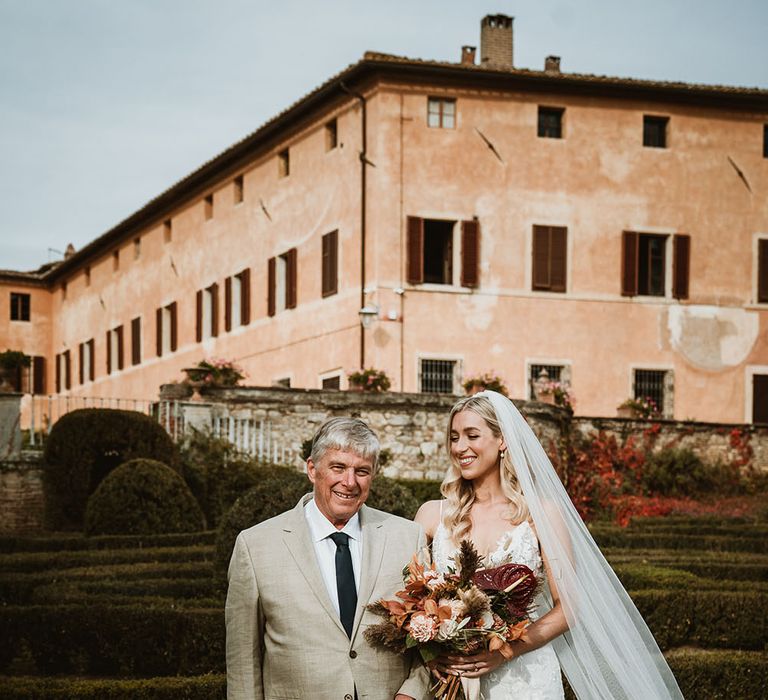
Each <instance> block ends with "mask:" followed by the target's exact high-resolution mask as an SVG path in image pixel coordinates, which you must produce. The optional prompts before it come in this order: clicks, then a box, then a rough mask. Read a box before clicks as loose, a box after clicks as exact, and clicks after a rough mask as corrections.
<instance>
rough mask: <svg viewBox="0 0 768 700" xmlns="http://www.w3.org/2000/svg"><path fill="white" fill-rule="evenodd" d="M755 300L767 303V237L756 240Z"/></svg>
mask: <svg viewBox="0 0 768 700" xmlns="http://www.w3.org/2000/svg"><path fill="white" fill-rule="evenodd" d="M757 301H758V303H761V304H768V238H761V239H759V240H758V242H757Z"/></svg>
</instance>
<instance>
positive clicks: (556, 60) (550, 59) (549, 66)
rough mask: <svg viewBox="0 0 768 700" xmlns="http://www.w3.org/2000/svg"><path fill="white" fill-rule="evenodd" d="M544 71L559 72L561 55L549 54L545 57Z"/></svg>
mask: <svg viewBox="0 0 768 700" xmlns="http://www.w3.org/2000/svg"><path fill="white" fill-rule="evenodd" d="M544 71H545V72H546V73H559V72H560V56H547V57H546V58H545V59H544Z"/></svg>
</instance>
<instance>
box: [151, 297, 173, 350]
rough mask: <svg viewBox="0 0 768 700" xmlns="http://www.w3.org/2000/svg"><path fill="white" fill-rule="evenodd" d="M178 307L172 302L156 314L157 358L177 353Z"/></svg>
mask: <svg viewBox="0 0 768 700" xmlns="http://www.w3.org/2000/svg"><path fill="white" fill-rule="evenodd" d="M177 317H178V311H177V305H176V302H175V301H174V302H171V303H170V304H168V305H167V306H163V307H160V308H159V309H157V310H156V312H155V330H156V332H155V349H156V350H157V356H158V357H161V356H162V355H167V354H168V353H169V352H175V351H176V343H177V340H178V324H177Z"/></svg>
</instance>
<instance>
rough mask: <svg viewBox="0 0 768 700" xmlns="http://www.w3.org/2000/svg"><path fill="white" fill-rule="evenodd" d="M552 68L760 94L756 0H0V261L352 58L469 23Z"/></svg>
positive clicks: (129, 194) (761, 22)
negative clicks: (502, 30) (501, 29)
mask: <svg viewBox="0 0 768 700" xmlns="http://www.w3.org/2000/svg"><path fill="white" fill-rule="evenodd" d="M496 13H501V14H506V15H510V16H512V17H514V18H515V21H514V42H515V43H514V60H515V65H516V66H517V67H521V68H533V69H537V70H538V69H542V68H543V66H544V58H545V57H546V56H548V55H550V54H554V55H558V56H560V57H561V68H562V70H563V71H564V72H575V73H593V74H598V75H612V76H618V77H629V78H646V79H652V80H682V81H685V82H694V83H707V84H721V85H740V86H747V87H760V88H763V89H768V41H766V39H765V36H766V29H767V28H768V2H766V1H765V0H644V1H643V2H637V1H636V2H632V3H629V2H627V0H623V1H621V2H616V0H579V2H575V1H572V2H564V1H558V0H520V1H515V2H513V1H510V0H494V1H493V2H486V1H485V0H463V1H462V2H459V1H458V0H314V1H312V0H280V2H274V0H269V1H268V0H250V1H249V0H67V1H66V2H64V1H63V0H0V269H11V270H33V269H36V268H37V267H39V266H40V265H42V264H45V263H47V262H49V261H52V260H57V259H60V258H61V256H62V254H63V253H62V251H64V249H65V248H66V246H67V244H69V243H72V244H73V245H74V246H75V248H77V249H79V248H81V247H83V246H84V245H85V244H87V243H88V242H89V241H91V240H93V239H94V238H97V237H98V236H100V235H101V234H103V233H104V232H105V231H107V230H109V229H110V228H112V227H113V226H115V225H116V224H117V223H119V222H120V221H122V220H123V219H125V218H126V217H128V216H129V215H130V214H132V213H133V212H135V211H136V210H138V209H140V208H141V207H142V206H143V205H144V204H146V203H147V202H148V201H149V200H151V199H153V198H154V197H156V196H157V195H158V194H160V193H161V192H163V191H164V190H166V189H167V188H168V187H170V186H171V185H173V184H174V183H175V182H177V181H178V180H180V179H181V178H183V177H184V176H185V175H187V174H189V173H190V172H192V171H193V170H195V169H197V168H198V167H199V166H200V165H202V164H203V163H204V162H206V161H208V160H210V159H211V158H213V157H214V156H216V155H217V154H218V153H220V152H221V151H223V150H224V149H226V148H227V147H228V146H230V145H232V144H233V143H235V142H236V141H239V140H240V139H242V138H243V137H244V136H246V135H247V134H250V133H252V132H253V131H255V130H256V129H258V128H259V126H261V125H262V124H263V123H264V122H266V121H267V120H269V119H270V118H271V117H273V116H274V115H276V114H277V113H278V112H280V111H282V110H283V109H285V108H286V107H288V106H289V105H290V104H292V103H293V102H295V101H296V100H298V99H299V98H301V97H302V96H303V95H305V94H307V93H308V92H310V91H311V90H313V89H314V88H315V87H317V86H318V85H320V84H321V83H323V82H324V81H325V80H327V79H328V78H329V77H331V76H332V75H334V74H335V73H338V72H339V71H340V70H342V69H344V68H345V67H346V66H348V65H350V64H352V63H355V62H356V61H358V60H359V59H360V58H362V56H363V54H364V53H365V51H369V50H370V51H380V52H384V53H392V54H397V55H403V56H408V57H411V58H423V59H434V60H441V61H457V62H458V60H459V56H460V49H461V46H462V45H464V44H469V45H476V46H479V43H480V20H481V19H482V17H484V16H485V15H487V14H496Z"/></svg>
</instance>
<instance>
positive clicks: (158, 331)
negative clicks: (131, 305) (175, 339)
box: [155, 309, 163, 357]
mask: <svg viewBox="0 0 768 700" xmlns="http://www.w3.org/2000/svg"><path fill="white" fill-rule="evenodd" d="M155 350H156V351H157V356H158V357H161V356H162V354H163V310H162V309H157V311H156V312H155Z"/></svg>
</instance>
